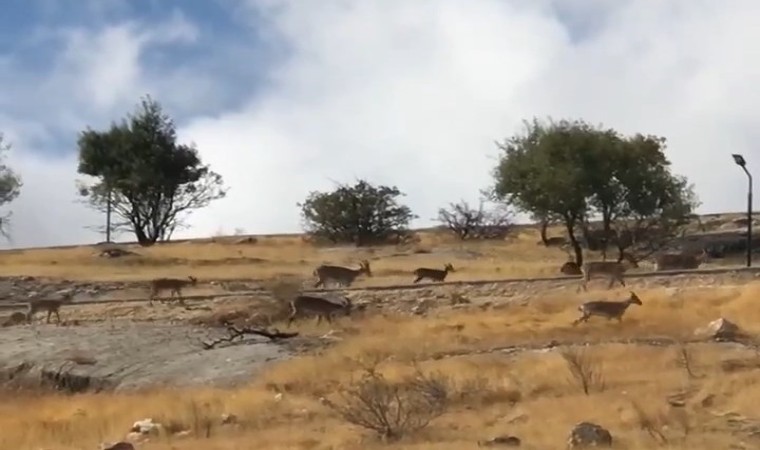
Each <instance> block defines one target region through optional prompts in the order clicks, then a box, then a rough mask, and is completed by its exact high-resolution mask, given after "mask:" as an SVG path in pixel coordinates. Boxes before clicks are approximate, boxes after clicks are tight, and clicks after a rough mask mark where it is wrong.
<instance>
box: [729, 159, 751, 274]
mask: <svg viewBox="0 0 760 450" xmlns="http://www.w3.org/2000/svg"><path fill="white" fill-rule="evenodd" d="M731 156H733V157H734V162H735V163H736V164H737V165H738V166H739V167H741V168H742V170H744V173H746V174H747V179H748V180H749V190H748V191H747V267H752V175H751V174H750V173H749V170H747V161H745V160H744V157H743V156H742V155H738V154H733V155H731Z"/></svg>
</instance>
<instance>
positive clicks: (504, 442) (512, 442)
mask: <svg viewBox="0 0 760 450" xmlns="http://www.w3.org/2000/svg"><path fill="white" fill-rule="evenodd" d="M521 444H522V441H520V438H519V437H517V436H509V435H506V436H497V437H495V438H491V439H488V440H485V441H478V447H519V446H520V445H521Z"/></svg>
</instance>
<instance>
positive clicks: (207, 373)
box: [0, 321, 291, 390]
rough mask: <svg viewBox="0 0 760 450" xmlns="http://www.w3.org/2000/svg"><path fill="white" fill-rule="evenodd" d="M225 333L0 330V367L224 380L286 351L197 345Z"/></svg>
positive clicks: (177, 328)
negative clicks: (205, 347) (209, 348)
mask: <svg viewBox="0 0 760 450" xmlns="http://www.w3.org/2000/svg"><path fill="white" fill-rule="evenodd" d="M225 335H226V333H225V331H224V330H216V329H208V328H200V327H194V326H188V325H178V324H168V323H144V322H143V323H139V322H137V323H133V322H129V321H114V322H111V323H109V322H103V323H95V324H86V325H81V326H60V327H59V326H55V325H33V326H14V327H8V328H1V329H0V371H2V370H4V369H9V368H13V367H18V366H19V365H20V364H22V363H27V364H32V365H34V366H36V367H42V368H44V369H47V370H57V369H58V368H60V367H65V368H66V369H67V370H69V368H70V370H71V373H74V374H77V375H85V376H89V377H93V378H97V379H100V380H104V381H107V382H108V383H109V384H111V385H113V386H115V389H117V390H124V389H133V388H142V387H147V386H155V385H172V386H188V385H194V384H203V385H215V386H231V385H235V384H239V383H241V382H245V381H249V380H250V379H251V378H252V376H253V375H254V374H255V373H256V372H257V371H259V370H260V369H262V368H263V367H264V366H265V365H266V364H268V363H270V362H273V361H277V360H282V359H286V358H288V357H289V356H290V354H291V353H290V351H289V350H288V349H287V348H286V347H285V346H284V345H281V344H275V343H271V342H269V341H267V340H265V339H264V338H258V337H250V338H248V339H246V340H245V341H243V342H235V343H233V344H222V345H220V346H219V347H218V348H215V349H211V350H204V349H203V348H202V346H201V344H200V340H212V339H216V338H219V337H222V336H225ZM76 361H79V363H77V362H76Z"/></svg>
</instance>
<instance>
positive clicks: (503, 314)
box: [0, 233, 760, 450]
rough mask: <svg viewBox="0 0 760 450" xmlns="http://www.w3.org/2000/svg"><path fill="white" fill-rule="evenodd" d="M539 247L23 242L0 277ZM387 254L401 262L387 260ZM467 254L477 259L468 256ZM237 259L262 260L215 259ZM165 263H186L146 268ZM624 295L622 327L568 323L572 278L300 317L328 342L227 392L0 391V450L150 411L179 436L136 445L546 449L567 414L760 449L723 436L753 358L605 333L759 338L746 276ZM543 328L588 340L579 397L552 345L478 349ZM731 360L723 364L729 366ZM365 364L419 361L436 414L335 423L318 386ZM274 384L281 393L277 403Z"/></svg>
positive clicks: (210, 270)
mask: <svg viewBox="0 0 760 450" xmlns="http://www.w3.org/2000/svg"><path fill="white" fill-rule="evenodd" d="M536 241H537V237H536V235H535V234H534V233H524V234H522V235H521V236H519V237H518V238H516V239H514V240H513V241H511V242H507V243H503V244H493V243H475V244H470V243H467V244H457V243H453V242H452V241H449V240H445V239H444V238H442V237H440V236H426V237H423V239H422V242H421V243H419V244H417V245H415V246H412V247H410V248H387V249H375V250H361V251H352V250H350V249H337V250H335V249H315V248H310V247H308V246H307V245H305V244H304V243H303V242H301V241H300V240H299V239H297V238H271V241H270V240H268V239H260V240H259V242H258V243H256V244H251V245H242V244H238V245H233V244H219V243H216V244H213V243H206V244H191V243H188V244H184V243H183V244H172V245H167V246H156V247H154V248H150V249H147V250H143V249H138V250H136V251H139V252H141V254H142V255H144V256H143V257H144V258H145V262H144V263H139V264H138V263H134V264H133V263H129V262H125V261H119V260H104V259H101V258H97V257H94V256H92V253H93V252H94V250H93V249H91V248H89V249H87V248H80V249H65V250H28V251H21V252H16V253H5V254H0V260H1V262H0V273H2V274H3V275H10V274H14V275H21V274H23V275H39V276H57V277H66V278H69V279H92V280H114V279H116V280H139V279H146V278H150V277H153V276H156V275H157V274H161V275H185V274H186V272H188V271H189V272H192V273H194V274H197V275H198V276H200V277H204V278H207V279H223V278H268V277H276V276H281V275H286V274H297V275H304V276H307V275H308V274H309V273H310V272H311V270H313V266H314V265H316V264H319V263H321V262H333V263H346V262H351V261H358V260H360V259H363V258H367V259H370V258H371V257H379V258H380V259H377V260H373V272H374V274H375V276H374V277H373V278H372V279H369V280H366V281H362V282H361V285H371V284H396V283H408V282H410V281H411V280H410V276H409V275H407V273H408V272H409V271H410V270H412V269H414V268H415V267H417V266H418V265H423V264H425V265H428V264H429V265H434V264H438V265H442V264H443V262H444V261H448V262H452V263H453V264H454V266H455V267H457V269H459V271H458V272H456V273H454V274H452V279H453V280H456V279H462V280H467V279H483V278H507V277H530V276H551V275H555V274H557V268H558V266H559V264H561V263H562V262H563V261H565V259H566V256H565V254H564V253H563V252H561V251H560V250H557V249H545V248H543V247H541V246H539V245H536ZM427 252H429V253H427ZM395 253H399V254H403V256H391V255H393V254H395ZM235 254H237V255H238V256H234V255H235ZM476 254H479V255H482V256H480V257H479V258H477V259H474V258H473V256H472V255H476ZM234 258H261V259H264V260H266V261H264V262H260V263H247V264H243V263H240V264H236V263H234V262H230V263H229V264H227V263H226V262H225V261H228V260H231V259H234ZM178 260H182V261H184V262H183V263H181V264H178V265H174V264H171V265H162V264H161V263H160V262H161V261H178ZM53 261H55V262H56V263H55V264H54V263H53ZM209 261H216V263H213V264H212V263H210V262H209ZM357 284H360V283H357ZM597 289H598V288H597ZM636 292H637V294H638V295H639V297H640V298H641V299H642V301H643V305H642V306H632V307H631V309H630V310H629V311H628V313H627V315H626V317H625V319H624V320H623V322H622V323H621V324H617V323H615V322H607V321H604V320H600V319H591V320H590V321H589V323H587V324H581V325H579V326H577V327H573V326H572V325H571V322H572V320H573V319H575V318H576V317H577V311H576V307H577V305H578V304H579V303H581V302H582V301H584V300H583V299H584V298H587V297H588V296H589V295H588V294H576V293H575V289H574V288H572V287H571V288H567V289H564V290H561V291H557V290H554V291H551V292H548V293H546V294H545V295H543V296H541V297H540V298H538V299H536V300H532V301H530V302H528V303H527V304H524V303H523V304H514V303H509V302H505V303H503V304H497V305H495V306H494V307H492V308H490V309H487V310H483V309H481V308H476V307H473V308H465V309H452V308H441V309H438V310H435V311H434V312H432V313H430V314H428V315H427V316H407V315H396V314H391V313H387V314H379V315H368V316H367V317H363V318H342V319H340V320H338V321H336V322H335V323H334V324H333V325H332V326H330V325H327V324H322V325H316V324H315V323H313V322H310V321H305V322H301V323H300V324H299V330H300V331H302V332H303V333H305V334H307V335H321V334H324V333H325V332H327V331H329V330H330V329H331V328H332V329H334V330H335V332H336V333H335V334H336V335H337V336H339V337H341V340H340V341H338V343H336V344H335V345H332V346H329V347H327V348H324V349H322V350H320V351H318V352H316V353H312V354H307V355H304V356H300V357H297V358H294V359H292V360H289V361H285V362H281V363H277V364H275V365H273V366H271V368H270V369H269V370H268V371H266V373H265V374H264V375H263V376H261V377H258V378H257V379H254V380H251V383H250V384H249V385H247V386H243V387H239V388H236V389H229V390H222V389H212V388H202V387H199V388H193V389H171V388H160V389H158V388H157V389H155V390H153V391H144V392H133V393H103V394H82V395H75V396H64V395H61V394H50V393H40V392H0V397H1V398H0V430H2V432H0V449H51V450H52V449H60V450H73V449H93V448H97V445H98V444H99V443H100V442H103V441H112V440H118V439H121V438H122V437H123V436H124V435H125V434H126V431H127V430H128V428H129V427H130V426H131V424H132V423H133V422H134V421H136V420H139V419H142V418H146V417H152V418H154V419H155V420H156V421H158V422H162V423H164V424H170V425H171V427H172V428H176V429H188V430H190V433H189V435H186V436H183V437H176V436H171V435H169V434H165V435H161V436H158V437H155V438H152V439H151V440H150V441H149V442H146V443H142V444H139V445H138V447H137V448H139V449H141V450H142V449H156V450H158V449H167V450H168V449H183V450H186V449H187V450H200V449H203V450H216V449H219V450H221V449H241V450H245V449H263V448H266V449H304V450H305V449H325V450H326V449H364V448H367V449H374V448H393V449H420V450H421V449H451V450H455V449H456V450H460V449H468V448H477V441H478V440H480V439H488V438H490V437H493V436H496V435H503V434H511V435H516V436H518V437H520V438H521V439H522V441H523V445H522V448H528V449H560V448H564V446H565V441H566V439H567V437H568V434H569V432H570V429H571V428H572V426H573V425H574V424H575V423H578V422H581V421H592V422H597V423H599V424H600V425H603V426H604V427H606V428H607V429H609V430H610V431H611V433H612V434H613V436H614V438H615V442H616V443H615V448H620V449H652V448H671V449H694V450H700V449H705V450H706V449H710V450H714V449H724V448H726V449H727V448H737V449H738V448H747V449H749V448H758V447H760V438H758V437H751V436H749V434H750V433H749V432H748V431H737V430H736V429H735V427H736V426H737V425H736V421H734V422H731V421H730V420H729V419H730V418H731V417H736V416H735V415H741V416H744V417H746V418H747V423H748V424H750V425H751V423H750V421H751V420H756V421H757V422H758V429H759V430H760V411H759V410H758V408H757V405H758V404H760V378H759V377H758V374H760V353H758V352H755V351H753V350H749V349H744V348H739V347H736V346H731V345H726V344H706V343H690V344H686V345H685V346H684V347H683V348H686V349H687V352H688V354H689V355H690V357H689V360H690V365H691V368H692V372H693V373H694V375H695V376H694V377H691V376H689V374H688V373H687V371H686V370H685V369H684V368H682V367H681V366H680V365H679V364H678V360H679V355H680V354H681V353H680V350H681V348H682V347H681V346H679V345H673V346H648V345H636V344H630V343H628V344H626V343H612V341H615V340H619V339H624V338H640V339H646V338H670V339H672V340H674V341H685V340H691V339H693V334H694V330H695V329H696V328H698V327H701V326H704V325H705V324H706V323H707V322H709V321H711V320H714V319H716V318H718V317H726V318H728V319H730V320H733V321H735V322H737V323H739V324H740V325H741V326H742V327H743V329H744V330H745V331H746V332H748V333H749V334H752V335H754V334H757V333H760V307H758V305H757V302H758V298H760V282H750V283H748V284H744V285H735V286H732V285H727V286H705V285H700V284H699V283H698V282H695V283H693V284H691V285H690V286H689V287H687V288H679V289H673V288H665V287H650V288H636ZM626 294H627V290H625V289H616V290H614V291H606V295H608V296H610V297H616V298H620V299H623V298H624V297H625V295H626ZM0 333H1V331H0ZM552 340H556V341H560V342H562V343H564V342H590V343H592V344H593V345H589V346H588V347H586V349H585V350H583V351H584V352H585V353H584V354H585V357H586V358H588V359H589V361H592V362H593V363H594V364H596V365H597V367H598V371H599V372H600V373H601V377H602V378H603V382H604V383H603V384H604V387H603V389H601V388H599V389H592V391H591V392H590V394H589V395H585V394H584V393H583V392H582V391H581V390H580V388H579V387H578V385H577V384H576V383H575V381H574V380H573V378H572V377H571V374H570V372H569V370H568V368H567V366H566V363H565V361H564V360H563V358H562V357H561V355H560V353H559V351H556V350H554V351H523V352H517V353H503V352H498V351H489V349H494V348H496V347H503V346H509V345H525V346H531V345H535V346H539V347H540V346H541V345H543V344H547V343H549V342H550V341H552ZM726 361H728V362H726ZM731 361H734V363H735V364H734V365H733V366H731V367H734V368H735V369H734V370H729V368H730V367H729V366H727V364H729V363H730V362H731ZM369 366H373V367H374V366H377V370H378V371H379V372H381V373H383V374H384V375H385V376H386V377H387V378H388V379H389V380H391V381H392V380H400V379H402V378H403V377H404V376H408V375H409V374H411V373H412V372H413V369H414V367H415V366H417V367H418V368H419V370H421V371H422V372H424V373H432V374H439V376H441V377H443V379H444V381H445V385H446V386H447V389H448V392H449V399H450V403H449V405H448V408H447V409H446V411H445V413H444V414H443V415H441V416H440V417H438V418H436V419H434V420H433V421H432V422H431V423H430V425H429V426H428V427H427V428H424V429H422V430H421V431H418V432H416V433H413V434H410V435H408V436H404V437H402V438H401V439H400V440H397V441H393V442H382V441H380V440H378V439H377V438H375V437H374V435H373V434H372V432H370V431H367V430H364V429H362V428H359V427H356V426H353V425H350V424H348V423H346V421H344V420H343V419H341V418H340V417H339V416H338V415H337V414H335V412H333V411H332V410H331V409H330V408H328V407H326V406H325V405H324V404H323V402H320V400H319V398H320V397H327V398H328V399H331V400H332V401H334V402H335V403H340V396H339V395H338V394H339V393H341V392H346V391H347V390H349V389H350V388H351V386H352V385H353V384H352V383H355V382H356V380H357V379H358V378H357V377H359V376H360V375H361V373H362V372H363V370H364V369H362V367H369ZM736 367H739V368H738V369H736ZM278 393H281V394H283V395H282V397H281V399H280V400H278V399H277V398H278V397H276V395H277V394H278ZM678 393H684V395H685V398H686V400H685V403H686V405H685V406H684V407H678V408H677V407H671V406H669V405H668V403H667V402H666V398H667V397H668V396H670V395H673V394H678ZM222 413H231V414H235V415H236V416H237V417H238V418H239V421H238V424H237V425H234V426H230V425H220V424H219V417H220V416H221V414H222ZM727 413H731V414H734V416H731V415H726V414H727ZM732 423H733V425H732ZM748 426H749V425H748ZM741 443H743V444H741ZM732 445H736V446H735V447H731V446H732Z"/></svg>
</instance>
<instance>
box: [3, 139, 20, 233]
mask: <svg viewBox="0 0 760 450" xmlns="http://www.w3.org/2000/svg"><path fill="white" fill-rule="evenodd" d="M10 148H11V146H10V144H8V143H7V142H6V141H5V138H4V137H3V134H2V133H0V206H2V205H5V204H6V203H10V202H12V201H13V200H15V199H16V197H18V196H19V194H20V193H21V186H22V183H21V177H19V176H18V174H16V172H14V171H13V170H12V169H11V168H10V167H8V166H7V165H5V164H4V163H3V159H4V157H5V155H4V153H5V152H7V151H8V150H10ZM10 216H11V213H10V212H8V213H6V214H5V215H3V216H0V235H2V236H4V237H5V238H6V239H8V238H9V235H8V226H9V223H10V222H9V221H10Z"/></svg>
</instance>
